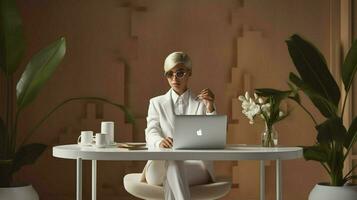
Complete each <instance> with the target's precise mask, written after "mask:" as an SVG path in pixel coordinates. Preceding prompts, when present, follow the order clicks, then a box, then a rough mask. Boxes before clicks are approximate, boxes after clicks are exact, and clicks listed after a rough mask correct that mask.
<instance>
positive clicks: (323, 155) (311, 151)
mask: <svg viewBox="0 0 357 200" xmlns="http://www.w3.org/2000/svg"><path fill="white" fill-rule="evenodd" d="M303 155H304V158H305V160H315V161H318V162H328V153H327V152H326V150H325V149H324V148H323V147H321V146H320V145H315V146H309V147H303Z"/></svg>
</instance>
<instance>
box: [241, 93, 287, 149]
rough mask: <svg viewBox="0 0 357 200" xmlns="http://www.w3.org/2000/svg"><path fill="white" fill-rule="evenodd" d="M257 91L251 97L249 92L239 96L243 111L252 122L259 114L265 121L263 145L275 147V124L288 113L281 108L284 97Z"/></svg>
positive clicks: (276, 138)
mask: <svg viewBox="0 0 357 200" xmlns="http://www.w3.org/2000/svg"><path fill="white" fill-rule="evenodd" d="M256 92H257V93H254V98H252V97H250V96H249V93H248V92H246V93H245V95H244V96H243V95H241V96H239V97H238V99H239V100H240V101H241V102H242V109H243V110H242V113H243V114H244V115H245V116H246V117H247V118H248V119H249V123H250V124H254V119H255V118H256V117H257V116H259V117H260V118H261V119H262V120H263V121H264V123H265V131H263V133H262V135H261V145H262V147H275V146H277V145H278V133H277V131H276V130H275V128H274V124H276V123H277V122H279V121H281V120H282V119H284V118H285V117H286V116H287V115H288V113H284V112H283V111H282V110H281V109H280V103H281V100H282V99H283V98H281V97H280V96H278V95H270V96H266V95H264V94H261V93H260V92H259V91H256ZM259 117H258V118H259Z"/></svg>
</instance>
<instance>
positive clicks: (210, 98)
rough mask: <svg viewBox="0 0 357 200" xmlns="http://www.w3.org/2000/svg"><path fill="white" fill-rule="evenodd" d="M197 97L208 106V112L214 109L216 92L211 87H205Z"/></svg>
mask: <svg viewBox="0 0 357 200" xmlns="http://www.w3.org/2000/svg"><path fill="white" fill-rule="evenodd" d="M197 98H198V99H201V100H202V101H203V103H204V104H205V106H206V111H207V113H211V112H213V111H214V106H213V104H214V94H213V92H212V91H211V90H210V89H209V88H206V89H203V90H202V91H201V92H200V94H199V95H198V96H197V97H196V99H197Z"/></svg>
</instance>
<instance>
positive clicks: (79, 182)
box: [76, 158, 82, 200]
mask: <svg viewBox="0 0 357 200" xmlns="http://www.w3.org/2000/svg"><path fill="white" fill-rule="evenodd" d="M76 190H77V191H76V195H77V196H76V199H77V200H82V158H77V186H76Z"/></svg>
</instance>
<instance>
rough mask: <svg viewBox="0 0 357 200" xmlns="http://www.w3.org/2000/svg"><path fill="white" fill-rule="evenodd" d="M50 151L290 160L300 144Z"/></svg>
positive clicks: (96, 156)
mask: <svg viewBox="0 0 357 200" xmlns="http://www.w3.org/2000/svg"><path fill="white" fill-rule="evenodd" d="M52 150H53V152H52V154H53V156H54V157H57V158H65V159H77V158H82V159H83V160H278V159H280V160H290V159H298V158H302V156H303V154H302V152H303V151H302V148H301V147H260V146H249V145H227V146H226V148H225V149H200V150H173V149H144V150H127V149H123V148H118V147H112V148H95V147H83V146H79V145H77V144H69V145H60V146H54V147H53V149H52Z"/></svg>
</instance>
